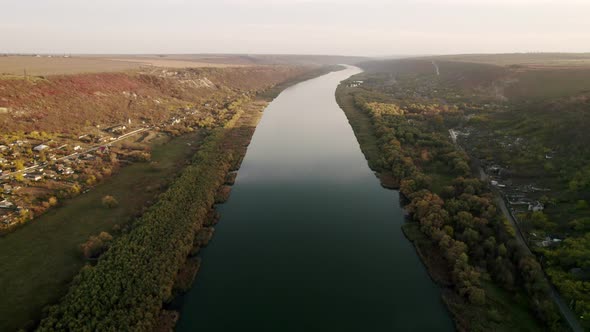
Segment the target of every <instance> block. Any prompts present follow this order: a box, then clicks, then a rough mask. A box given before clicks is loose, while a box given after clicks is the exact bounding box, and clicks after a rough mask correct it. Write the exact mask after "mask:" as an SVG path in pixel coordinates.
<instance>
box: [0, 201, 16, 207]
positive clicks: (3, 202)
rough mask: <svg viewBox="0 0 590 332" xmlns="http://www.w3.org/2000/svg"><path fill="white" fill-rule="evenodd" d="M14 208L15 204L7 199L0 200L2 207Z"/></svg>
mask: <svg viewBox="0 0 590 332" xmlns="http://www.w3.org/2000/svg"><path fill="white" fill-rule="evenodd" d="M12 208H14V204H12V202H9V201H7V200H3V201H0V209H12Z"/></svg>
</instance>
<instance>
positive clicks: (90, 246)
mask: <svg viewBox="0 0 590 332" xmlns="http://www.w3.org/2000/svg"><path fill="white" fill-rule="evenodd" d="M112 240H113V237H112V236H111V234H109V233H107V232H100V234H98V236H91V237H90V238H88V240H86V242H84V243H82V244H81V245H80V249H81V250H82V253H83V254H84V257H86V258H96V257H98V256H100V255H101V254H102V253H104V252H105V251H106V250H107V249H108V248H109V246H110V243H111V241H112Z"/></svg>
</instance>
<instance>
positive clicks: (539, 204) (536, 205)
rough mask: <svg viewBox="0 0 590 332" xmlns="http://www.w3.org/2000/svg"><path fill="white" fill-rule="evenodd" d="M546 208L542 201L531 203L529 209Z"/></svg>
mask: <svg viewBox="0 0 590 332" xmlns="http://www.w3.org/2000/svg"><path fill="white" fill-rule="evenodd" d="M544 209H545V207H544V206H543V204H542V203H541V202H535V203H532V204H529V211H533V212H540V211H543V210H544Z"/></svg>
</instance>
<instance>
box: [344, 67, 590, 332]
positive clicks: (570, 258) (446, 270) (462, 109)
mask: <svg viewBox="0 0 590 332" xmlns="http://www.w3.org/2000/svg"><path fill="white" fill-rule="evenodd" d="M438 65H439V67H440V68H441V69H440V70H441V74H440V75H441V76H443V77H439V76H438V75H436V71H435V69H434V68H433V64H432V60H430V59H428V60H425V59H415V60H398V61H383V62H368V63H364V64H362V65H361V67H363V68H364V69H365V70H367V71H366V72H365V73H363V74H359V75H357V76H355V77H353V78H351V79H349V80H347V81H345V82H343V83H342V84H341V85H340V86H339V88H338V90H337V99H338V101H339V103H340V105H341V107H342V108H343V110H344V111H345V113H346V115H347V117H348V119H349V121H350V123H351V125H352V127H353V129H354V130H355V134H356V135H357V138H358V140H359V143H360V144H361V148H362V150H363V152H364V153H365V155H366V157H367V159H368V160H369V164H370V165H371V167H372V168H373V169H375V170H377V171H378V172H379V173H380V174H379V176H380V177H381V179H382V183H383V184H384V185H385V186H389V187H396V188H399V190H400V192H401V193H402V194H403V196H404V197H405V198H406V200H407V201H406V203H407V204H406V209H407V211H408V212H409V215H410V220H411V222H409V223H407V224H406V225H404V227H403V228H404V232H405V233H406V235H407V236H408V238H410V239H411V240H412V241H413V242H414V244H415V245H416V248H417V250H418V252H419V254H420V255H421V257H422V259H423V261H424V262H425V264H426V265H427V267H428V269H429V271H430V273H431V276H432V277H433V279H435V280H436V281H437V282H438V283H439V284H440V285H441V286H443V287H444V288H445V289H446V291H445V292H444V294H443V299H444V301H445V303H446V304H447V306H448V308H449V309H450V311H451V312H452V313H453V316H454V318H455V322H456V325H457V327H458V329H459V330H469V331H490V330H494V331H512V330H528V331H535V330H539V329H543V328H544V329H550V330H554V331H561V330H566V329H567V327H566V325H565V322H564V320H563V318H562V317H561V316H560V314H559V311H558V310H557V307H556V306H555V304H554V303H553V301H552V299H551V297H550V288H549V287H550V285H549V284H548V283H547V281H546V278H545V276H544V273H543V268H542V267H541V265H540V264H539V263H538V261H537V259H536V257H535V256H534V255H531V254H529V253H528V251H527V250H525V248H523V246H521V245H519V243H518V241H517V240H516V238H515V232H516V231H517V230H515V229H514V228H513V227H512V225H511V224H510V223H509V222H508V220H507V219H506V218H505V217H504V216H503V215H502V214H501V213H500V210H499V208H498V207H497V205H496V201H495V196H494V194H493V193H492V191H491V190H490V189H489V187H488V183H485V182H483V181H481V180H480V179H479V178H477V177H475V176H473V175H472V174H474V173H476V172H475V170H476V168H477V167H476V166H477V165H479V163H478V160H476V159H475V158H473V157H471V156H470V155H468V154H467V153H466V152H465V151H463V150H462V149H461V148H459V147H457V146H456V145H455V144H453V142H452V140H451V139H450V137H449V134H448V130H449V129H450V128H457V127H458V126H460V125H462V124H464V123H465V121H466V120H465V119H466V117H467V116H468V115H469V114H477V113H478V112H480V113H479V114H482V113H483V112H485V109H486V108H489V107H490V106H489V105H488V106H487V107H486V106H484V105H485V104H486V103H490V104H491V102H490V98H496V97H497V95H496V94H497V91H498V90H497V89H494V88H493V84H490V85H491V86H492V87H490V88H488V89H483V88H482V86H484V85H483V84H481V83H482V77H483V78H484V79H487V80H490V81H493V82H495V83H496V84H499V83H498V82H499V81H502V80H501V79H506V76H505V73H506V71H509V69H506V68H504V67H496V66H492V65H484V64H474V63H456V62H443V64H442V65H441V64H440V62H438ZM445 70H446V71H447V72H445ZM518 70H519V72H518V75H523V76H524V77H528V75H532V74H531V73H530V72H528V71H525V70H524V69H523V68H521V67H519V68H518ZM550 71H551V70H550ZM572 73H573V72H572ZM539 75H540V76H541V77H542V76H543V75H548V76H549V77H553V78H555V75H559V76H561V77H564V76H567V73H564V72H563V71H559V72H557V73H555V72H553V73H550V74H547V73H546V72H542V73H540V74H539ZM572 75H575V74H572ZM578 75H579V74H578ZM537 77H538V76H537ZM502 82H504V83H505V81H502ZM527 82H528V83H527ZM533 82H535V81H534V80H528V81H524V80H523V81H521V83H520V84H521V85H520V86H519V85H518V84H517V87H519V88H520V89H516V88H515V90H516V91H517V92H518V93H519V94H523V93H524V92H523V91H527V90H524V89H523V88H522V87H523V85H524V84H528V87H529V88H530V85H531V84H536V86H540V85H541V84H542V83H541V84H540V83H538V82H535V83H533ZM545 88H546V87H545ZM467 89H470V90H469V92H470V93H471V94H468V93H467V92H466V90H467ZM532 90H533V91H530V92H527V93H528V94H531V93H536V94H540V92H539V91H538V90H537V89H532ZM507 91H513V90H508V89H507ZM517 92H514V94H516V93H517ZM553 92H554V93H557V92H555V91H553ZM570 92H571V91H570ZM557 94H560V96H559V97H561V98H563V92H559V93H557ZM572 94H573V93H572ZM574 95H575V94H574ZM570 96H571V94H570ZM584 100H585V99H584ZM496 101H497V99H496ZM504 102H505V103H508V102H507V101H504ZM497 103H498V104H501V103H500V102H497ZM545 105H546V104H545ZM537 106H538V105H537ZM529 112H530V111H529ZM490 113H491V112H487V113H485V114H486V115H490ZM497 113H498V114H500V115H498V116H501V117H503V118H506V117H508V116H509V113H506V112H505V111H504V110H503V112H502V113H499V112H497ZM528 114H531V113H528ZM514 116H515V117H519V116H520V117H524V115H523V114H517V115H516V114H515V115H514ZM546 116H547V117H549V115H546ZM572 116H577V117H578V118H579V119H583V118H584V113H577V115H573V113H572ZM471 117H473V116H471ZM555 118H557V117H555ZM483 122H485V121H483ZM492 123H493V122H492ZM522 123H523V122H521V126H523V124H522ZM530 123H531V122H530V121H529V122H524V126H528V128H529V130H530V131H529V133H534V131H532V128H534V127H533V125H531V124H530ZM537 123H538V122H537ZM521 128H522V127H521ZM564 128H565V127H564ZM574 128H578V126H576V127H574ZM523 131H525V130H523ZM488 139H489V138H488ZM482 143H483V142H482ZM484 144H485V143H484ZM561 144H563V142H561ZM467 150H468V151H469V149H467ZM562 150H563V149H561V150H560V151H562ZM580 158H583V157H581V156H578V160H579V162H582V164H583V160H584V159H580ZM585 165H587V164H585ZM570 181H571V180H570ZM576 183H579V182H576ZM574 196H575V195H574ZM578 197H579V196H578ZM577 220H578V222H577V223H575V225H577V226H576V227H578V228H579V229H581V228H583V226H580V225H582V224H583V222H580V221H579V220H580V219H577ZM572 227H574V226H572ZM582 239H583V238H582ZM582 248H583V245H580V241H578V242H575V241H573V240H570V241H566V243H565V245H564V246H561V247H559V248H557V249H556V251H555V253H554V254H549V255H547V257H550V259H551V260H552V261H551V262H550V263H549V264H550V265H549V266H548V267H549V268H548V272H549V275H552V273H553V272H552V269H555V268H554V266H555V265H557V263H553V261H556V262H557V261H560V262H562V263H561V264H562V265H561V266H563V267H568V266H569V267H571V266H576V267H579V266H578V264H580V265H581V267H582V268H583V267H584V266H585V265H583V264H584V262H588V260H587V259H588V257H587V252H588V251H586V253H584V250H583V249H582ZM543 250H549V248H546V249H543ZM551 252H553V251H551ZM575 253H579V254H575ZM576 255H577V256H576ZM566 261H567V262H566ZM563 267H562V268H563ZM570 278H571V277H570ZM552 281H553V282H555V283H556V284H557V285H558V286H559V285H560V283H561V282H560V281H557V280H556V278H553V279H552ZM577 282H578V286H576V284H569V285H570V287H580V290H581V289H583V287H585V286H584V284H585V281H583V280H578V281H577ZM562 289H563V287H560V290H562ZM584 296H585V295H583V294H578V295H577V300H576V306H575V309H577V310H579V311H578V312H579V313H580V314H581V316H582V318H583V317H585V316H586V313H585V311H584V309H582V308H583V306H584V303H585V302H584V301H583V298H584ZM580 309H581V310H580Z"/></svg>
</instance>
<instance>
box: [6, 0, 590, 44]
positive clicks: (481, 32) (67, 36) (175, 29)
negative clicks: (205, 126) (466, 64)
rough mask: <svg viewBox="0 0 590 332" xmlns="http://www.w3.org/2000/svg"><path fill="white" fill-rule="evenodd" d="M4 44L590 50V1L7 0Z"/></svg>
mask: <svg viewBox="0 0 590 332" xmlns="http://www.w3.org/2000/svg"><path fill="white" fill-rule="evenodd" d="M0 9H1V11H2V15H1V16H2V17H1V19H0V52H27V53H35V52H38V53H48V52H55V53H295V54H346V55H392V54H435V53H436V54H441V53H478V52H481V53H490V52H531V51H532V52H535V51H563V52H588V51H590V0H192V1H191V0H166V1H165V0H0Z"/></svg>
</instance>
